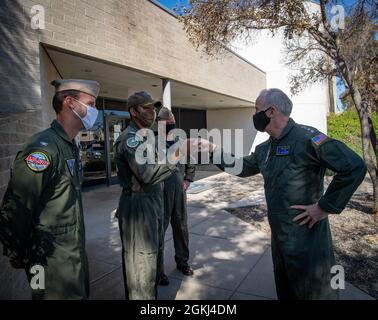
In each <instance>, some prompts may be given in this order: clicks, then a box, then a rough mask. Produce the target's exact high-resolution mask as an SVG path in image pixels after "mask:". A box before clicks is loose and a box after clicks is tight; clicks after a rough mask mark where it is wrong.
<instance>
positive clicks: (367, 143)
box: [351, 85, 378, 222]
mask: <svg viewBox="0 0 378 320" xmlns="http://www.w3.org/2000/svg"><path fill="white" fill-rule="evenodd" d="M351 89H352V90H351V94H352V99H353V102H354V104H355V106H356V109H357V111H358V116H359V118H360V123H361V136H362V152H363V157H364V160H365V163H366V166H367V170H368V173H369V176H370V178H371V181H372V183H373V196H374V199H373V205H374V206H373V213H374V215H375V221H377V222H378V184H377V171H378V168H377V164H375V163H374V159H373V157H372V156H371V154H370V150H372V151H373V148H376V146H372V145H371V143H372V141H371V136H372V134H371V132H370V131H371V130H372V128H373V127H372V125H371V123H370V122H369V114H368V109H367V108H366V107H365V106H364V105H363V103H362V98H361V94H360V92H359V90H358V88H357V87H356V86H355V85H352V88H351ZM373 152H374V151H373Z"/></svg>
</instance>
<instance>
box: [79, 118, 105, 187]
mask: <svg viewBox="0 0 378 320" xmlns="http://www.w3.org/2000/svg"><path fill="white" fill-rule="evenodd" d="M78 143H79V149H80V157H81V162H82V168H83V186H91V185H95V184H99V183H105V182H106V163H105V161H106V155H105V128H104V120H103V111H102V110H99V115H98V117H97V120H96V122H95V124H94V126H93V128H92V129H91V130H82V131H80V133H79V135H78Z"/></svg>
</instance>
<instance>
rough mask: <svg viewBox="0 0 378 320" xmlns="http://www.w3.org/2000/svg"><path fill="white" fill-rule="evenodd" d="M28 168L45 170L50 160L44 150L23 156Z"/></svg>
mask: <svg viewBox="0 0 378 320" xmlns="http://www.w3.org/2000/svg"><path fill="white" fill-rule="evenodd" d="M25 161H26V164H27V166H28V168H29V169H30V170H32V171H34V172H42V171H45V170H46V169H47V168H48V167H49V165H50V160H49V158H48V156H47V154H46V153H44V152H40V151H38V152H32V153H31V154H29V155H28V156H27V157H26V158H25Z"/></svg>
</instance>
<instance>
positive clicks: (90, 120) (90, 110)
mask: <svg viewBox="0 0 378 320" xmlns="http://www.w3.org/2000/svg"><path fill="white" fill-rule="evenodd" d="M73 99H75V98H73ZM75 100H76V101H77V102H79V103H80V104H81V105H82V106H84V107H85V108H86V109H87V113H86V114H85V116H84V117H81V116H80V115H79V114H78V113H77V112H76V111H75V110H74V109H71V110H72V112H73V113H74V114H75V115H76V116H77V117H78V118H79V119H80V120H81V122H82V123H83V126H84V128H85V129H87V130H89V129H91V128H92V127H93V126H94V124H95V122H96V119H97V116H98V110H97V108H96V107H95V106H88V105H86V104H85V103H82V102H81V101H79V100H77V99H75Z"/></svg>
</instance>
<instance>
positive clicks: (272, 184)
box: [261, 141, 295, 190]
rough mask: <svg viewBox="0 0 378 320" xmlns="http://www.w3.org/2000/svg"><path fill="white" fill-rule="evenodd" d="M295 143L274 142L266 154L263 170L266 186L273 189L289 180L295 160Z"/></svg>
mask: <svg viewBox="0 0 378 320" xmlns="http://www.w3.org/2000/svg"><path fill="white" fill-rule="evenodd" d="M294 153H295V143H294V142H292V143H285V142H281V141H280V142H279V143H277V142H276V143H275V142H273V143H272V144H271V145H270V147H269V148H268V150H267V152H266V154H265V155H264V159H262V160H263V163H262V165H261V172H262V174H263V176H264V180H265V186H266V188H268V189H270V190H273V189H276V188H277V187H279V186H280V185H282V184H285V181H287V176H288V173H289V172H290V170H291V167H292V165H293V162H294Z"/></svg>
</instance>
